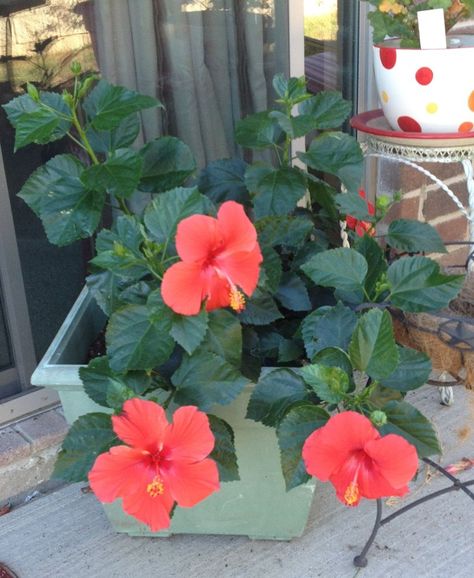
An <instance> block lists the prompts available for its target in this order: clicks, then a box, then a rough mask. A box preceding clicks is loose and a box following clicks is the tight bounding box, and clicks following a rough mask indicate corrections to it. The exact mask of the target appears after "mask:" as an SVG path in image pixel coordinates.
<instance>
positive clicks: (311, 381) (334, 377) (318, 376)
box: [301, 364, 349, 404]
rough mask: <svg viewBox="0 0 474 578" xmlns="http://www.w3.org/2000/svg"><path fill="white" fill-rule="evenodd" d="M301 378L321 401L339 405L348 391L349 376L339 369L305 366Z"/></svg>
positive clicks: (323, 366)
mask: <svg viewBox="0 0 474 578" xmlns="http://www.w3.org/2000/svg"><path fill="white" fill-rule="evenodd" d="M301 376H302V377H303V379H304V380H305V382H306V383H307V384H308V385H309V386H310V387H311V388H312V389H313V390H314V392H315V393H316V395H317V396H318V397H319V399H321V400H322V401H327V402H328V403H336V404H337V403H339V402H340V401H342V399H343V398H344V394H345V393H347V392H348V391H349V376H348V375H347V373H346V372H345V371H343V370H342V369H341V368H340V367H327V366H325V365H316V364H313V365H305V366H304V367H303V368H302V370H301Z"/></svg>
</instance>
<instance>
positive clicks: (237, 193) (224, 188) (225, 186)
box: [198, 159, 250, 205]
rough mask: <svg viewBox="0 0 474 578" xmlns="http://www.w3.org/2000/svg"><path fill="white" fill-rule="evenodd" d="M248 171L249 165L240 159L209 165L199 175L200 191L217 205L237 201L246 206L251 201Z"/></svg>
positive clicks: (220, 161)
mask: <svg viewBox="0 0 474 578" xmlns="http://www.w3.org/2000/svg"><path fill="white" fill-rule="evenodd" d="M246 169H247V164H246V163H244V162H243V161H241V160H240V159H222V160H218V161H214V162H212V163H209V164H208V165H207V167H206V168H205V169H203V171H202V172H201V174H200V175H199V182H198V187H199V190H200V191H201V193H202V194H203V195H206V196H207V197H209V198H210V199H211V200H212V201H213V202H214V203H216V204H220V203H223V202H224V201H237V202H238V203H242V204H244V205H246V204H248V203H249V201H250V195H249V192H248V190H247V186H246V185H245V178H244V177H245V171H246Z"/></svg>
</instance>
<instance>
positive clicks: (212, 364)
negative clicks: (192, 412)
mask: <svg viewBox="0 0 474 578" xmlns="http://www.w3.org/2000/svg"><path fill="white" fill-rule="evenodd" d="M171 381H172V383H173V385H174V386H175V387H176V394H175V397H174V401H175V402H176V403H177V404H179V405H196V406H197V407H199V409H201V410H202V411H208V410H210V409H211V407H212V406H213V405H214V404H220V405H226V404H229V403H230V402H232V401H233V400H234V399H235V398H236V397H237V396H238V395H239V393H240V392H241V391H242V390H243V388H244V387H245V385H246V384H247V383H248V380H247V379H246V378H245V377H243V375H242V374H241V373H240V372H239V371H238V370H237V369H236V368H235V367H234V366H233V365H230V363H228V362H227V361H226V360H225V359H224V358H223V357H220V356H219V355H216V354H214V353H210V352H209V351H204V350H203V351H200V352H195V353H194V354H193V355H192V356H187V355H185V356H184V358H183V361H182V362H181V365H180V366H179V367H178V369H177V370H176V371H175V372H174V373H173V375H172V377H171Z"/></svg>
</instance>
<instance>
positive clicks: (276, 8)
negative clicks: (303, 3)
mask: <svg viewBox="0 0 474 578" xmlns="http://www.w3.org/2000/svg"><path fill="white" fill-rule="evenodd" d="M94 16H95V30H96V31H97V33H96V38H95V43H94V45H95V46H96V47H97V53H98V54H97V56H98V62H99V67H100V70H101V72H102V74H103V75H104V77H105V78H107V79H108V80H109V81H111V82H114V83H117V84H122V85H125V86H128V87H129V88H133V89H136V90H138V91H140V92H142V93H145V94H149V95H152V96H157V97H158V98H159V99H160V100H161V101H162V102H163V103H164V105H165V110H164V111H160V110H151V111H145V112H144V113H143V134H142V138H143V140H144V141H145V142H146V141H147V140H149V139H152V138H155V137H157V136H159V135H160V134H172V135H174V136H177V137H179V138H181V139H182V140H183V141H184V142H186V143H187V144H188V145H189V146H190V147H191V149H192V150H193V153H194V155H195V157H196V160H197V162H198V165H199V166H204V165H205V164H207V163H208V162H210V161H212V160H215V159H219V158H225V157H232V156H235V155H236V154H238V150H237V149H236V147H235V144H234V140H233V134H234V126H235V122H236V121H237V120H238V119H239V118H241V117H242V116H245V115H246V114H249V113H252V112H257V111H259V110H263V109H265V108H267V107H268V106H269V105H270V104H271V100H272V97H273V94H272V89H271V81H272V78H273V75H274V74H275V73H277V72H287V71H288V0H247V1H246V0H187V1H186V0H95V3H94Z"/></svg>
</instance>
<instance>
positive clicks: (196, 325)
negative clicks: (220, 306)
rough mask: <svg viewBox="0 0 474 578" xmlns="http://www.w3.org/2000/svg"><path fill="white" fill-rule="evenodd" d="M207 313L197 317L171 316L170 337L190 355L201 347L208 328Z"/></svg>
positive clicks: (202, 312)
mask: <svg viewBox="0 0 474 578" xmlns="http://www.w3.org/2000/svg"><path fill="white" fill-rule="evenodd" d="M208 321H209V319H208V314H207V311H201V313H199V315H177V314H174V315H173V323H172V326H171V336H172V337H173V339H174V340H175V341H176V342H177V343H179V345H181V347H182V348H183V349H184V350H185V351H186V352H187V353H189V355H192V354H193V353H194V351H195V350H196V349H197V348H198V347H199V345H201V343H202V341H203V339H204V336H205V335H206V332H207V327H208Z"/></svg>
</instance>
